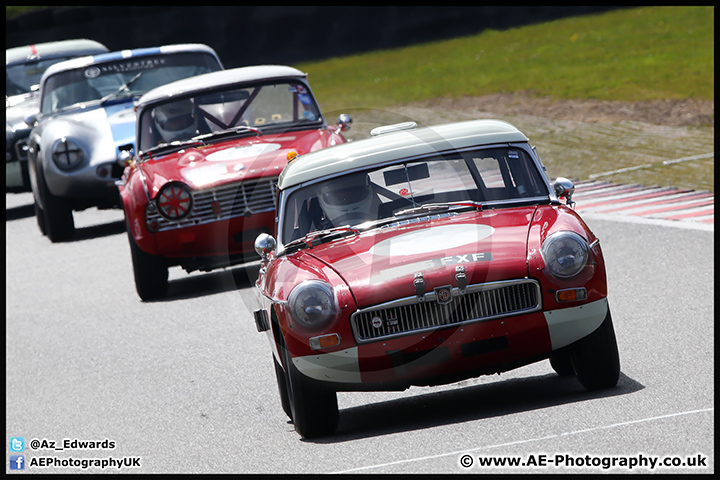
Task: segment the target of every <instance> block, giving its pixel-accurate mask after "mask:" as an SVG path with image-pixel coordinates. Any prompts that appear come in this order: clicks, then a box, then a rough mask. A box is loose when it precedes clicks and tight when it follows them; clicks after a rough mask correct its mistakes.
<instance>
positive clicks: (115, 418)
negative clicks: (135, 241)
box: [6, 186, 715, 474]
mask: <svg viewBox="0 0 720 480" xmlns="http://www.w3.org/2000/svg"><path fill="white" fill-rule="evenodd" d="M586 187H587V186H586ZM585 191H586V192H589V191H590V190H589V188H588V189H586V190H585ZM646 193H651V192H646ZM615 198H620V197H615ZM648 198H649V197H647V198H646V199H643V200H647V199H648ZM606 199H607V198H606ZM575 200H576V201H577V202H578V211H579V212H581V213H583V208H586V207H584V206H583V204H585V205H586V206H587V215H586V217H585V218H586V221H587V223H588V225H589V226H590V228H591V229H592V230H593V231H594V232H595V233H596V235H597V236H598V237H599V238H600V241H601V245H602V248H603V251H604V253H605V257H606V262H607V268H608V281H609V290H610V294H609V300H610V306H611V309H612V313H613V319H614V323H615V329H616V334H617V338H618V345H619V349H620V360H621V370H622V371H621V375H620V381H619V384H618V386H617V387H615V388H613V389H610V390H606V391H601V392H593V393H588V392H586V391H585V390H584V389H583V388H582V387H581V386H580V384H579V383H578V382H577V381H576V380H575V379H574V378H561V377H559V376H557V375H556V374H555V373H554V372H553V371H552V369H551V368H550V365H549V363H548V362H547V361H544V362H541V363H538V364H534V365H530V366H527V367H523V368H520V369H518V370H515V371H512V372H509V373H506V374H503V375H501V376H492V377H481V378H478V379H473V380H471V381H466V382H461V383H460V384H453V385H448V386H444V387H435V388H412V389H410V390H407V391H405V392H390V393H386V392H381V393H374V392H364V393H340V394H339V395H338V399H339V403H340V408H341V411H340V426H339V429H338V431H337V433H336V434H335V435H332V436H330V437H327V438H323V439H318V440H314V441H303V440H301V439H300V437H299V436H298V435H297V434H296V433H295V431H294V430H293V426H292V424H290V423H288V420H287V417H286V416H285V414H284V413H283V411H282V409H281V406H280V402H279V397H278V393H277V388H276V383H275V378H274V373H273V366H272V362H271V358H270V351H269V346H268V345H267V340H266V338H265V337H264V336H263V335H261V334H259V333H257V331H256V329H255V325H254V322H253V319H252V314H251V309H252V308H253V303H252V300H253V292H252V280H253V276H254V274H255V272H256V268H257V267H256V266H252V265H251V266H248V267H247V268H243V267H238V268H233V269H228V270H221V271H217V272H211V273H193V274H191V275H188V274H186V273H185V272H183V271H181V270H179V269H171V271H170V278H171V283H170V296H169V297H168V298H167V299H165V300H162V301H157V302H152V303H142V302H141V301H140V300H139V298H138V296H137V294H136V293H135V288H134V284H133V279H132V265H131V261H130V250H129V246H128V241H127V237H126V234H125V232H124V228H123V223H122V213H121V212H120V211H119V210H110V211H98V210H95V209H91V210H87V211H85V212H81V213H78V214H76V224H77V226H78V227H79V229H78V231H77V235H76V238H75V240H74V241H71V242H67V243H59V244H52V243H51V242H50V241H49V240H48V239H47V238H45V237H43V236H41V235H40V232H39V230H38V228H37V225H36V222H35V218H34V214H33V207H32V196H31V194H20V195H12V194H7V195H6V204H7V205H6V438H7V441H8V447H7V450H6V451H7V457H6V472H8V473H10V472H12V473H18V472H17V471H16V470H10V467H9V466H8V465H10V463H9V462H10V458H11V456H16V455H18V454H20V455H23V456H24V462H25V465H24V466H25V471H27V472H33V473H82V472H88V473H104V472H122V473H270V474H288V473H299V474H308V473H367V474H382V473H413V474H416V473H450V474H452V473H457V474H462V473H476V474H483V473H541V474H547V473H635V472H640V473H704V474H712V473H714V417H715V411H714V398H715V392H714V378H715V376H714V346H715V345H714V320H713V318H714V225H713V223H707V222H703V221H699V220H698V221H690V220H688V221H682V220H668V219H664V218H654V217H652V215H639V216H637V215H631V214H630V213H628V212H614V213H613V212H604V211H599V210H595V211H592V209H591V208H590V203H591V202H592V203H596V204H597V203H600V200H598V198H597V197H596V198H595V199H594V200H591V199H590V197H589V196H587V195H586V194H584V193H583V186H579V187H578V189H577V193H576V196H575ZM613 205H616V206H617V207H621V206H622V202H620V204H617V203H616V204H613ZM593 208H594V207H593ZM604 208H608V209H609V208H610V207H609V206H606V207H604ZM652 208H660V207H658V206H653V207H652ZM646 209H647V210H650V209H651V207H649V206H648V207H647V208H646ZM700 217H703V216H700V215H699V216H698V218H700ZM12 438H16V439H19V438H22V439H23V450H22V452H16V451H13V450H11V449H12V448H13V446H14V445H19V444H16V443H15V442H11V439H12ZM502 462H505V466H500V465H499V464H500V463H502ZM509 462H519V465H518V466H510V465H509ZM43 465H45V466H43ZM613 465H614V466H613ZM84 467H85V468H84Z"/></svg>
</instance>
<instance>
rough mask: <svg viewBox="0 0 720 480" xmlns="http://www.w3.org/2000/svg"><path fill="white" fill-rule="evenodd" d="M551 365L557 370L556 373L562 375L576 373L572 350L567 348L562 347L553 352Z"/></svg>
mask: <svg viewBox="0 0 720 480" xmlns="http://www.w3.org/2000/svg"><path fill="white" fill-rule="evenodd" d="M550 366H551V367H552V369H553V370H555V373H557V374H558V375H560V376H561V377H567V376H569V375H574V374H575V370H574V369H573V364H572V358H571V355H570V351H568V350H567V349H561V350H558V351H557V352H555V353H553V354H552V355H551V356H550Z"/></svg>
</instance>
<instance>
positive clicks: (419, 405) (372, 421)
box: [304, 373, 645, 443]
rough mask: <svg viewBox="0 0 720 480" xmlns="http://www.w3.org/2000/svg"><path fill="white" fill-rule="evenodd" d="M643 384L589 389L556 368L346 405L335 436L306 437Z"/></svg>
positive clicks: (480, 413)
mask: <svg viewBox="0 0 720 480" xmlns="http://www.w3.org/2000/svg"><path fill="white" fill-rule="evenodd" d="M644 388H645V387H644V386H643V385H642V384H640V383H639V382H636V381H635V380H633V379H631V378H629V377H627V376H625V375H624V374H622V373H621V374H620V379H619V381H618V384H617V386H616V387H614V388H610V389H606V390H597V391H587V390H585V389H584V388H583V387H582V386H581V385H580V383H579V382H578V381H577V379H576V378H575V377H573V376H569V377H560V376H558V375H556V374H555V373H551V374H547V375H540V376H535V377H528V378H519V379H517V378H516V379H509V380H505V381H499V382H495V383H488V384H482V385H475V386H467V387H462V388H458V389H453V390H444V391H442V392H437V393H428V394H423V395H418V396H414V397H411V398H403V399H398V400H391V401H386V402H382V403H374V404H368V405H363V406H360V407H352V408H347V409H342V410H341V411H340V424H339V426H338V429H337V431H336V432H335V434H334V435H332V436H328V437H323V438H318V439H313V440H304V441H308V442H312V443H342V442H346V441H349V440H356V439H360V438H369V437H378V436H382V435H388V434H393V433H398V432H408V431H413V430H423V429H426V428H431V427H437V426H442V425H452V424H456V423H458V424H459V423H465V422H468V421H474V420H482V419H485V418H493V417H502V416H505V415H511V414H515V413H520V412H527V411H532V410H537V409H541V408H548V407H553V406H559V405H564V404H570V403H576V402H582V401H585V400H590V399H596V398H603V397H612V396H617V395H627V394H630V393H635V392H637V391H640V390H642V389H644ZM340 395H342V393H340Z"/></svg>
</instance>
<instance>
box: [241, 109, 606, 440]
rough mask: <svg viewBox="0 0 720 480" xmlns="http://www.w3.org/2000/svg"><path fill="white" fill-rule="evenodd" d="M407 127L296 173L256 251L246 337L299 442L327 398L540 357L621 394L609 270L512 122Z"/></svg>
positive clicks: (567, 192) (330, 153)
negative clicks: (254, 340)
mask: <svg viewBox="0 0 720 480" xmlns="http://www.w3.org/2000/svg"><path fill="white" fill-rule="evenodd" d="M415 127H416V125H414V124H413V123H412V122H408V123H405V124H398V125H394V126H388V127H381V128H379V129H376V131H374V132H372V133H373V134H374V136H373V137H371V138H369V139H365V140H359V141H355V142H352V143H348V144H345V145H338V146H335V147H332V148H328V149H325V150H322V151H318V152H314V153H309V154H306V155H301V156H299V157H297V158H295V159H294V160H293V161H291V162H290V164H289V165H288V166H287V167H286V168H285V170H284V171H283V173H282V174H281V175H280V178H279V181H278V198H279V207H278V223H277V228H276V231H275V234H274V236H271V235H269V234H261V235H259V236H258V238H257V240H256V242H255V247H256V250H257V252H258V253H259V254H260V255H262V256H263V260H262V262H261V268H260V273H259V278H258V280H257V284H256V287H257V289H256V290H257V293H258V295H257V297H258V300H259V305H258V306H259V308H257V310H255V312H254V317H255V323H256V326H257V329H258V331H260V332H265V333H266V334H267V336H268V339H269V341H270V345H271V348H272V354H273V361H274V365H275V373H276V376H277V382H278V387H279V391H280V398H281V403H282V406H283V408H284V410H285V412H286V413H287V415H288V416H289V417H290V418H291V420H292V421H293V423H294V425H295V429H296V430H297V431H298V432H299V433H300V435H302V436H303V437H307V438H309V437H316V436H321V435H326V434H329V433H331V432H333V431H334V430H335V429H336V427H337V424H338V416H339V414H338V403H337V395H336V392H338V391H360V390H403V389H406V388H408V387H409V386H411V385H421V386H423V385H424V386H428V385H439V384H445V383H451V382H457V381H461V380H464V379H467V378H471V377H476V376H479V375H486V374H494V373H500V372H504V371H507V370H511V369H514V368H518V367H521V366H523V365H527V364H530V363H533V362H538V361H540V360H543V359H549V360H550V364H551V365H552V367H553V369H554V370H555V371H556V372H557V373H558V374H560V375H570V374H575V375H576V376H577V378H578V380H579V381H580V383H581V384H582V385H583V386H584V387H585V388H587V389H598V388H607V387H612V386H614V385H615V384H616V383H617V380H618V377H619V373H620V362H619V356H618V350H617V344H616V340H615V333H614V329H613V324H612V319H611V315H610V308H609V306H608V300H607V282H606V276H605V261H604V259H603V254H602V251H601V248H600V242H599V240H598V238H596V237H595V235H594V234H593V233H592V231H590V229H589V228H588V226H587V225H586V224H585V222H583V220H582V219H581V218H580V217H579V216H578V214H577V213H576V212H575V211H574V210H573V209H572V208H570V206H571V205H572V199H571V196H572V193H573V190H574V187H573V185H572V182H570V181H569V180H567V179H564V178H558V179H556V180H555V181H554V182H553V183H551V182H550V179H549V178H548V176H547V174H546V173H545V168H544V166H543V164H542V162H541V160H540V157H539V156H538V154H537V152H536V150H535V148H534V147H532V146H531V145H530V144H529V143H528V139H527V137H525V135H523V134H522V133H521V132H520V131H518V130H517V129H516V128H515V127H513V126H512V125H510V124H508V123H505V122H501V121H495V120H474V121H468V122H462V123H456V124H447V125H440V126H436V127H432V128H422V129H417V128H415ZM561 199H565V202H566V203H565V204H563V203H561Z"/></svg>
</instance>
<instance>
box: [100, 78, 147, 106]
mask: <svg viewBox="0 0 720 480" xmlns="http://www.w3.org/2000/svg"><path fill="white" fill-rule="evenodd" d="M142 74H143V72H140V73H138V74H137V75H135V76H134V77H132V78H131V79H130V80H128V81H127V82H125V83H124V84H122V85H121V86H120V88H118V89H117V90H115V91H114V92H112V93H108V94H107V95H105V96H104V97H103V98H101V99H100V103H101V104H103V103H105V102H107V101H108V100H110V99H111V98H114V97H117V96H118V95H120V92H122V91H123V90H127V92H128V93H129V94H131V95H132V92H131V91H130V90H129V89H128V87H129V86H130V85H132V84H133V83H135V81H136V80H137V79H138V78H140V77H141V76H142Z"/></svg>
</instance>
